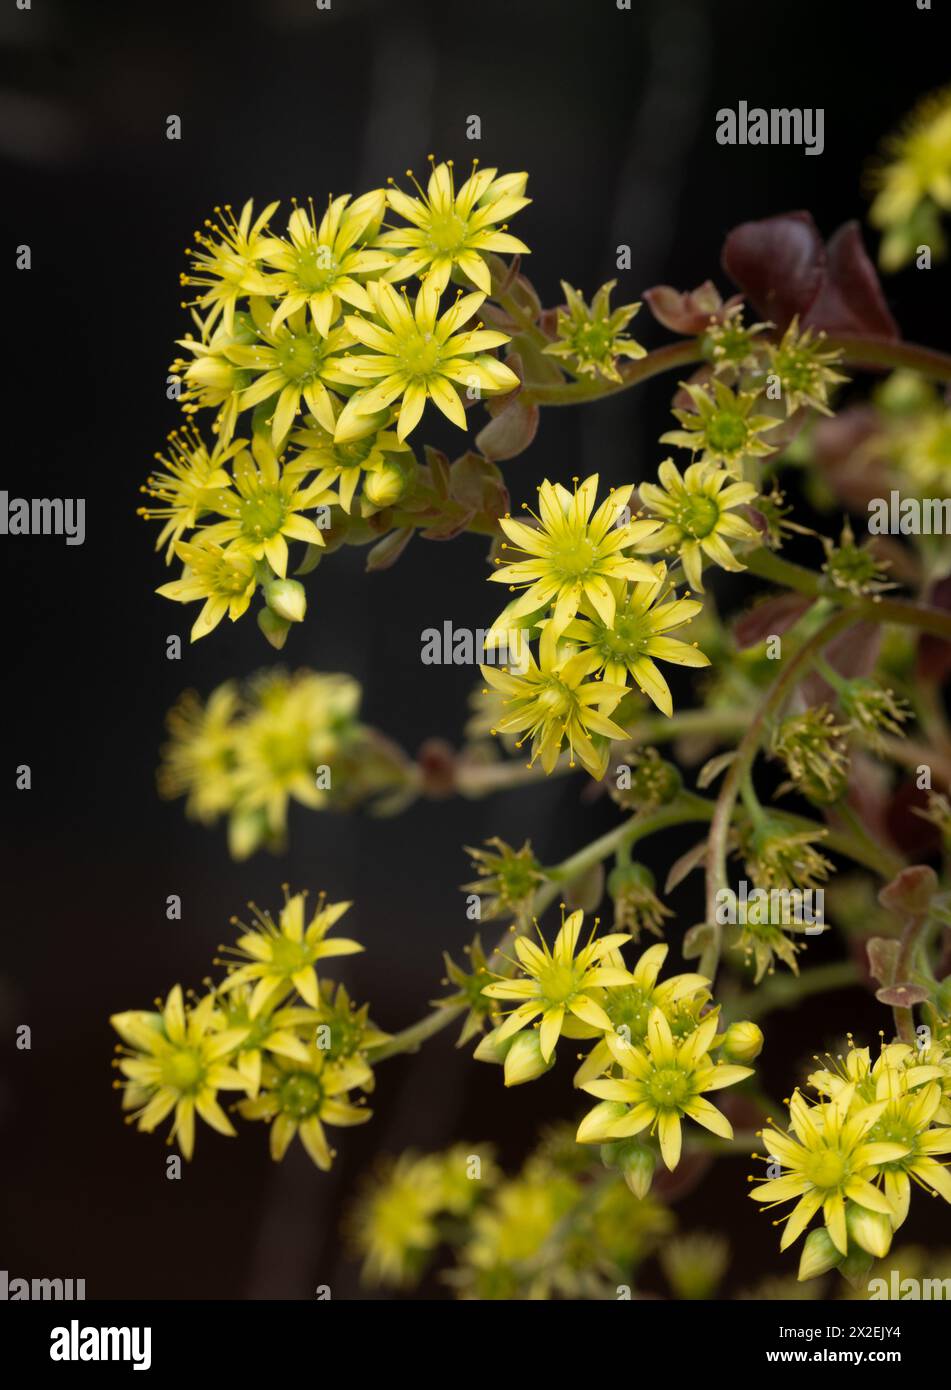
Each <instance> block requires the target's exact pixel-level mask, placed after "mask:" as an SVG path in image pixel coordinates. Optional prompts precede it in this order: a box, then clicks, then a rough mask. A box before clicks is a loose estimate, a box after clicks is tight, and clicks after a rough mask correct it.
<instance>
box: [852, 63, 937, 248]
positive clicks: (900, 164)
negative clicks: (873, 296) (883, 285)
mask: <svg viewBox="0 0 951 1390" xmlns="http://www.w3.org/2000/svg"><path fill="white" fill-rule="evenodd" d="M872 180H873V183H874V186H875V188H876V189H877V192H876V196H875V201H874V202H873V203H872V207H871V210H870V211H869V219H870V221H871V222H872V225H873V226H875V227H879V228H880V229H881V230H882V231H883V232H884V236H883V237H882V244H881V246H880V248H879V263H880V264H881V266H882V268H883V270H899V269H901V267H902V266H903V265H905V264H907V262H908V261H910V260H912V258H913V257H914V255H915V253H916V251H917V249H918V246H919V245H920V244H922V243H924V244H925V245H927V246H930V247H931V250H932V254H933V255H934V256H941V255H943V254H944V252H945V249H946V240H945V237H944V234H943V232H942V230H941V224H940V220H939V214H940V213H941V212H947V211H949V210H951V89H948V90H946V91H943V92H935V93H932V94H931V95H930V96H927V97H925V98H924V100H923V101H921V102H920V103H919V104H918V106H916V107H915V109H914V110H913V111H912V113H911V115H910V116H909V117H908V119H907V120H906V121H905V123H904V126H903V127H902V129H901V130H900V131H898V132H897V134H895V135H893V136H892V137H891V138H890V139H889V140H888V141H887V143H886V146H885V157H884V159H883V161H882V162H881V164H880V165H879V166H878V167H877V168H876V169H874V170H873V172H872Z"/></svg>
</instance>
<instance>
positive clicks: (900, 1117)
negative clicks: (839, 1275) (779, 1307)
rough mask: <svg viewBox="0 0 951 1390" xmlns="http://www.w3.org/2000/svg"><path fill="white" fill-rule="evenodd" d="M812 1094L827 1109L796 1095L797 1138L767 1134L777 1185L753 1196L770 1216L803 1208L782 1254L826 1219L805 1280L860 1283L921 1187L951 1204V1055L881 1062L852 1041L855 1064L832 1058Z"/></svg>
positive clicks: (942, 1051) (894, 1052)
mask: <svg viewBox="0 0 951 1390" xmlns="http://www.w3.org/2000/svg"><path fill="white" fill-rule="evenodd" d="M808 1084H809V1086H810V1087H811V1088H812V1089H813V1090H814V1091H815V1092H816V1093H817V1094H818V1096H819V1099H818V1100H817V1101H810V1100H808V1099H807V1098H806V1097H805V1096H804V1095H803V1094H802V1092H801V1091H798V1090H797V1091H796V1092H795V1093H794V1095H793V1097H792V1099H791V1100H790V1102H789V1128H788V1130H780V1129H777V1128H774V1127H770V1128H768V1129H766V1130H764V1131H763V1135H762V1138H763V1143H764V1144H765V1146H766V1150H767V1152H766V1154H765V1155H761V1157H763V1159H764V1161H765V1163H766V1164H767V1165H768V1168H767V1171H768V1174H769V1176H768V1179H767V1181H765V1182H762V1183H759V1184H758V1185H757V1186H756V1187H754V1188H753V1189H752V1191H751V1192H750V1196H751V1197H752V1198H753V1199H754V1201H757V1202H762V1203H764V1204H767V1205H768V1206H773V1205H775V1204H780V1203H786V1202H790V1201H794V1202H795V1206H794V1207H793V1209H792V1211H791V1212H788V1213H787V1215H786V1216H785V1217H784V1221H785V1229H784V1231H783V1236H782V1241H781V1243H780V1248H781V1249H782V1250H785V1249H787V1247H788V1246H790V1245H792V1244H793V1242H794V1241H796V1240H797V1239H798V1238H799V1236H800V1235H802V1233H803V1231H805V1230H806V1228H807V1227H808V1226H809V1223H810V1222H811V1221H812V1219H813V1217H814V1216H816V1215H818V1214H820V1213H821V1215H822V1225H820V1226H817V1227H816V1228H815V1229H814V1230H813V1231H812V1232H811V1233H810V1235H809V1236H808V1238H807V1240H806V1243H805V1247H804V1249H803V1254H802V1261H801V1264H800V1270H799V1277H800V1279H810V1278H813V1277H815V1276H816V1275H819V1274H822V1273H824V1272H825V1271H826V1270H828V1269H831V1268H832V1267H833V1266H836V1265H838V1266H839V1267H840V1268H842V1269H843V1270H844V1271H846V1272H849V1273H853V1274H854V1273H856V1272H860V1271H861V1270H862V1269H867V1268H868V1267H870V1265H871V1263H872V1260H873V1258H878V1259H881V1258H883V1257H884V1256H885V1255H886V1254H887V1253H888V1251H889V1248H890V1246H891V1242H892V1237H893V1235H894V1233H895V1231H897V1230H898V1229H899V1227H900V1226H901V1225H902V1224H903V1222H904V1221H905V1218H906V1217H907V1215H908V1209H909V1202H910V1197H911V1186H912V1183H915V1184H916V1185H917V1186H918V1187H920V1188H922V1189H923V1190H924V1191H925V1192H930V1193H931V1194H933V1195H937V1196H939V1197H943V1198H944V1200H945V1201H946V1202H951V1174H949V1172H948V1169H947V1166H946V1165H945V1164H942V1163H941V1162H939V1156H940V1155H944V1154H948V1153H951V1052H949V1051H948V1050H947V1048H945V1047H944V1046H942V1045H941V1044H939V1043H935V1042H932V1043H930V1044H929V1045H928V1046H927V1047H925V1048H921V1049H919V1048H916V1047H913V1046H911V1045H910V1044H908V1043H900V1042H895V1043H889V1044H887V1045H885V1046H883V1047H882V1049H881V1051H880V1052H879V1055H878V1057H877V1058H876V1060H875V1061H874V1062H873V1061H872V1059H871V1055H870V1053H869V1050H868V1048H859V1047H856V1046H855V1045H854V1044H853V1043H852V1040H851V1038H850V1040H849V1049H848V1052H847V1053H846V1055H845V1056H844V1057H838V1058H830V1059H829V1061H828V1065H827V1066H824V1067H821V1068H820V1069H819V1070H817V1071H815V1072H813V1073H812V1075H811V1076H810V1077H809V1081H808Z"/></svg>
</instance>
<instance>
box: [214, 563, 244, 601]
mask: <svg viewBox="0 0 951 1390" xmlns="http://www.w3.org/2000/svg"><path fill="white" fill-rule="evenodd" d="M208 578H209V588H210V589H212V590H214V592H215V593H217V594H220V595H221V596H222V598H228V597H230V596H231V595H232V594H243V593H244V591H245V589H246V588H247V587H248V576H247V575H246V574H245V573H244V571H243V570H240V569H237V568H236V567H235V566H234V565H229V563H228V561H227V560H218V561H216V562H215V565H214V568H213V569H212V570H211V571H210V572H209V575H208Z"/></svg>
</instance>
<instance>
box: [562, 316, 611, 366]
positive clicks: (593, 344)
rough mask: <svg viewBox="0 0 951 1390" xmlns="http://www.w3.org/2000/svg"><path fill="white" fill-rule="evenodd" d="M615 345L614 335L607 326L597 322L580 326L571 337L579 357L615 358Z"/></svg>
mask: <svg viewBox="0 0 951 1390" xmlns="http://www.w3.org/2000/svg"><path fill="white" fill-rule="evenodd" d="M613 344H614V334H613V333H612V332H611V331H610V330H609V329H608V327H607V325H606V324H603V323H598V322H596V321H595V322H591V323H582V324H579V325H578V326H577V327H576V328H575V330H574V332H573V333H572V335H571V346H572V347H573V348H574V350H575V352H576V353H577V354H578V356H579V357H590V358H592V359H600V358H603V357H613V355H614V354H613V352H612V351H611V349H612V347H613Z"/></svg>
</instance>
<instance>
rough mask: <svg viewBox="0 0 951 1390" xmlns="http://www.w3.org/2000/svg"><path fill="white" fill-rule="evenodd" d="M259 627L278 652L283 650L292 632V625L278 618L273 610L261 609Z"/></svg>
mask: <svg viewBox="0 0 951 1390" xmlns="http://www.w3.org/2000/svg"><path fill="white" fill-rule="evenodd" d="M258 627H259V628H260V629H261V631H262V632H263V633H264V635H265V637H266V638H267V640H268V641H269V642H270V644H271V646H272V647H274V648H275V649H276V650H277V651H280V650H281V648H282V647H283V645H284V643H285V642H286V641H287V634H288V633H289V632H290V630H291V625H290V623H289V622H288V621H287V620H286V619H285V618H280V617H278V615H277V614H276V613H275V612H274V610H273V609H272V608H262V609H261V611H260V613H259V614H258Z"/></svg>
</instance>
